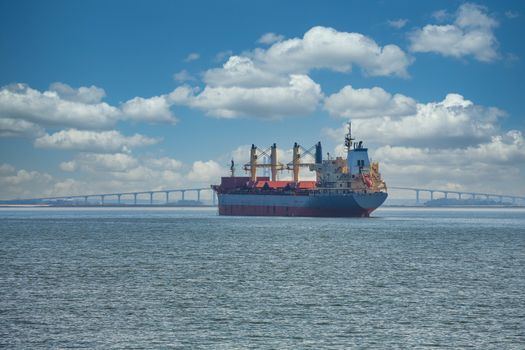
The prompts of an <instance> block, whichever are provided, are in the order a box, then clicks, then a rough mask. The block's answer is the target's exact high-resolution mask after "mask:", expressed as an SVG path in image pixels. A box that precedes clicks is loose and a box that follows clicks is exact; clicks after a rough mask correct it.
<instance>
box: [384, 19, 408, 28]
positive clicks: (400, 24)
mask: <svg viewBox="0 0 525 350" xmlns="http://www.w3.org/2000/svg"><path fill="white" fill-rule="evenodd" d="M407 22H408V19H406V18H399V19H396V20H389V21H388V22H387V23H388V25H389V26H391V27H392V28H397V29H401V28H403V27H404V26H405V25H406V24H407Z"/></svg>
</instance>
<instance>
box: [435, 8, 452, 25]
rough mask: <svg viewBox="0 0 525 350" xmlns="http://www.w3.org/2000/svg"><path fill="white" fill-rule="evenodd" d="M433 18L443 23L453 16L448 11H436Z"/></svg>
mask: <svg viewBox="0 0 525 350" xmlns="http://www.w3.org/2000/svg"><path fill="white" fill-rule="evenodd" d="M432 17H433V18H434V19H435V20H436V21H439V22H442V21H444V20H446V19H448V18H450V17H451V15H450V14H449V13H448V12H447V10H443V9H442V10H438V11H434V12H433V13H432Z"/></svg>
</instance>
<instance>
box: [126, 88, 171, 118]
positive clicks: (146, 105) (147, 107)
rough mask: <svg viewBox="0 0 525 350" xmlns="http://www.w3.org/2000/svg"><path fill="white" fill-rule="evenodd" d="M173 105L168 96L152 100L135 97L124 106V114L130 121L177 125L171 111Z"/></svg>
mask: <svg viewBox="0 0 525 350" xmlns="http://www.w3.org/2000/svg"><path fill="white" fill-rule="evenodd" d="M170 107H171V103H170V101H169V99H168V96H167V95H161V96H154V97H150V98H143V97H135V98H132V99H131V100H129V101H127V102H125V103H124V104H122V112H123V113H124V115H125V116H126V118H128V119H132V120H136V121H147V122H165V123H171V124H175V123H176V122H177V118H175V116H174V115H173V113H172V112H171V110H170Z"/></svg>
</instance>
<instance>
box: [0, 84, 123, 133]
mask: <svg viewBox="0 0 525 350" xmlns="http://www.w3.org/2000/svg"><path fill="white" fill-rule="evenodd" d="M119 114H120V113H119V110H118V108H116V107H112V106H110V105H108V104H107V103H96V104H86V103H82V102H77V101H73V100H65V99H62V98H61V96H60V95H59V94H58V93H57V92H55V91H45V92H40V91H37V90H34V89H32V88H30V87H29V86H27V85H24V84H14V85H9V86H5V87H3V88H2V89H1V90H0V118H8V119H17V120H25V121H27V122H30V123H35V124H39V125H42V126H72V127H80V128H95V129H97V128H106V127H109V126H111V125H113V124H114V123H115V121H116V120H117V119H118V117H119Z"/></svg>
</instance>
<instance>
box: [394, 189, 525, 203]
mask: <svg viewBox="0 0 525 350" xmlns="http://www.w3.org/2000/svg"><path fill="white" fill-rule="evenodd" d="M388 189H391V190H408V191H414V192H415V193H416V203H418V204H419V203H420V201H419V193H420V192H428V193H430V200H433V199H434V193H443V194H444V195H445V198H448V195H449V194H455V195H457V196H458V199H462V197H463V196H470V197H471V198H472V199H476V198H478V197H485V199H489V198H497V199H499V201H500V202H503V199H510V200H511V201H512V203H513V204H515V203H516V201H517V200H520V201H524V202H525V197H521V196H514V195H508V194H494V193H482V192H467V191H454V190H437V189H430V188H417V187H399V186H388Z"/></svg>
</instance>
